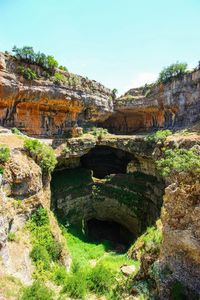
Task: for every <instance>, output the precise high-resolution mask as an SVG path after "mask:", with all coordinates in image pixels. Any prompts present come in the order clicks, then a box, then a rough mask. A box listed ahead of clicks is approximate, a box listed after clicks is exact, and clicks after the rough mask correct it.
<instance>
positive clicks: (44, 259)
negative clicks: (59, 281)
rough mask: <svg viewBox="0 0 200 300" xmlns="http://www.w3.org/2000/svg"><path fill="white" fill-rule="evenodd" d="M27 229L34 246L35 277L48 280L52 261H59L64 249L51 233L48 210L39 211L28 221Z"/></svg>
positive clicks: (32, 256) (32, 252)
mask: <svg viewBox="0 0 200 300" xmlns="http://www.w3.org/2000/svg"><path fill="white" fill-rule="evenodd" d="M27 228H28V229H29V230H30V232H31V241H32V245H33V248H32V251H31V253H30V257H31V258H32V260H33V262H34V263H35V265H36V270H35V272H34V277H35V278H36V279H38V278H39V279H45V278H46V277H47V278H48V277H49V276H50V274H51V273H52V270H51V268H52V266H51V264H52V261H58V260H59V258H60V254H61V250H62V247H61V244H60V243H59V242H58V241H56V240H55V239H54V237H53V235H52V233H51V229H50V224H49V217H48V213H47V210H46V209H44V208H39V209H37V211H36V212H35V213H34V214H33V215H32V216H31V219H30V220H29V221H28V223H27ZM47 270H48V272H47Z"/></svg>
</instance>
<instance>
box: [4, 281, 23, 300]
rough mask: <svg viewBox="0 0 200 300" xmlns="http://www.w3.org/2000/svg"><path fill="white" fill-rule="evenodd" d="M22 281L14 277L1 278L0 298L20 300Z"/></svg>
mask: <svg viewBox="0 0 200 300" xmlns="http://www.w3.org/2000/svg"><path fill="white" fill-rule="evenodd" d="M22 287H23V285H22V283H21V281H20V280H19V279H17V278H15V277H13V276H0V296H2V297H4V298H5V299H7V300H13V299H18V297H19V296H20V295H21V288H22Z"/></svg>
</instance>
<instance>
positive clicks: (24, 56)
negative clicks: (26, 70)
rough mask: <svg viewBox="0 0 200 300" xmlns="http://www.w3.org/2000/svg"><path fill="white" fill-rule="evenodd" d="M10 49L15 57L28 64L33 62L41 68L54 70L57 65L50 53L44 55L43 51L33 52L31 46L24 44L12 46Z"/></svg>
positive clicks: (52, 71)
mask: <svg viewBox="0 0 200 300" xmlns="http://www.w3.org/2000/svg"><path fill="white" fill-rule="evenodd" d="M12 51H13V52H14V53H15V56H16V58H17V59H19V60H22V61H24V62H27V63H29V64H35V65H38V66H41V67H42V68H44V69H46V70H48V71H50V72H51V73H54V72H55V69H56V68H57V67H58V62H57V60H55V58H54V57H53V56H52V55H45V54H44V53H40V52H35V51H34V50H33V47H29V46H24V47H23V48H17V47H16V46H14V47H13V49H12Z"/></svg>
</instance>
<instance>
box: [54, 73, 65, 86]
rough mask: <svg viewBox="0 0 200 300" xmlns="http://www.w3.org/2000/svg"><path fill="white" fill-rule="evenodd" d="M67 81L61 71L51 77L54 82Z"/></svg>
mask: <svg viewBox="0 0 200 300" xmlns="http://www.w3.org/2000/svg"><path fill="white" fill-rule="evenodd" d="M66 81H67V79H66V77H65V76H64V75H63V74H61V73H55V75H54V77H53V82H54V83H55V84H61V83H65V82H66Z"/></svg>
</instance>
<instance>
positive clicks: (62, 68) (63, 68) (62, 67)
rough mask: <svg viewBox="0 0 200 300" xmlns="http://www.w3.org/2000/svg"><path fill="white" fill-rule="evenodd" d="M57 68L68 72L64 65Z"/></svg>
mask: <svg viewBox="0 0 200 300" xmlns="http://www.w3.org/2000/svg"><path fill="white" fill-rule="evenodd" d="M59 69H60V70H62V71H66V72H68V69H67V67H65V66H59Z"/></svg>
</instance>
